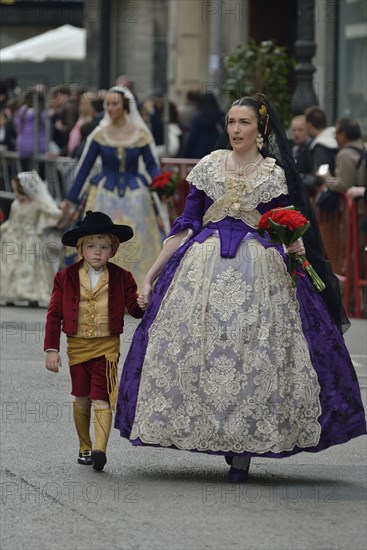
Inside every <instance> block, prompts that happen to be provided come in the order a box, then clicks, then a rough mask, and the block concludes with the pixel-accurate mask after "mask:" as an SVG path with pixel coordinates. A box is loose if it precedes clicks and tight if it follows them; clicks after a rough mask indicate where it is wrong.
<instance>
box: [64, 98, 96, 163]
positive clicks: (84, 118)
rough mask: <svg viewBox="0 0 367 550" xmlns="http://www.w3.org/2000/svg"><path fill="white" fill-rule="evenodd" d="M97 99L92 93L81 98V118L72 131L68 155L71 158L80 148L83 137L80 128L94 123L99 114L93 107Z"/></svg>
mask: <svg viewBox="0 0 367 550" xmlns="http://www.w3.org/2000/svg"><path fill="white" fill-rule="evenodd" d="M95 99H96V94H94V93H92V92H85V93H83V94H82V95H81V96H80V97H79V102H78V113H79V118H78V120H77V121H76V123H75V125H74V126H73V128H72V129H71V131H70V134H69V141H68V149H67V153H68V156H69V157H72V156H73V153H74V150H75V149H76V148H77V147H78V145H79V143H80V140H81V135H80V128H81V126H82V125H83V124H85V123H86V122H92V121H93V119H94V117H95V116H97V114H98V112H97V111H96V110H95V108H94V106H93V100H95Z"/></svg>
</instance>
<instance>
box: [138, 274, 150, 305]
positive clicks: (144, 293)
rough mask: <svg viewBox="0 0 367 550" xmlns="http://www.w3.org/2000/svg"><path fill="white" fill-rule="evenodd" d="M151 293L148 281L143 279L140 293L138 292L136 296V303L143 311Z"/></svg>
mask: <svg viewBox="0 0 367 550" xmlns="http://www.w3.org/2000/svg"><path fill="white" fill-rule="evenodd" d="M151 295H152V285H151V283H150V282H149V281H147V280H144V281H143V285H142V289H141V293H140V294H139V297H138V304H139V306H140V308H141V309H142V310H143V311H145V310H146V309H147V307H148V304H149V301H150V297H151Z"/></svg>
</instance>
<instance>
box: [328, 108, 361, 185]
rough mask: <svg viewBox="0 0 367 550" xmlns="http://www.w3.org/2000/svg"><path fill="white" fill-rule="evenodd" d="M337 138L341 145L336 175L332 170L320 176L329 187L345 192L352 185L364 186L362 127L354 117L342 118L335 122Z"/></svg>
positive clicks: (339, 145) (337, 156) (337, 158)
mask: <svg viewBox="0 0 367 550" xmlns="http://www.w3.org/2000/svg"><path fill="white" fill-rule="evenodd" d="M335 138H336V141H337V144H338V147H339V151H338V153H337V155H336V170H335V176H333V175H331V174H330V171H328V172H326V173H325V174H323V175H321V176H319V178H320V179H321V180H322V181H323V184H324V186H325V187H326V188H327V189H331V190H332V191H336V192H338V193H345V192H346V191H347V190H348V189H349V188H350V187H353V186H356V187H362V188H363V187H364V185H365V182H366V163H365V158H366V153H367V151H366V148H365V145H364V143H363V141H362V132H361V127H360V125H359V123H358V121H357V120H355V119H353V118H340V119H339V120H337V121H336V123H335Z"/></svg>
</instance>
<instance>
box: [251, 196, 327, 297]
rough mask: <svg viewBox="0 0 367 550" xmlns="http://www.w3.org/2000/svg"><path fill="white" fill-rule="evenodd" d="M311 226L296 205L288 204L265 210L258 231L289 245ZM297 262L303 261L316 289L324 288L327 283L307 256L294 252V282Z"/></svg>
mask: <svg viewBox="0 0 367 550" xmlns="http://www.w3.org/2000/svg"><path fill="white" fill-rule="evenodd" d="M309 227H310V222H309V221H308V220H307V219H306V218H305V217H304V216H303V215H302V214H301V212H298V210H295V208H294V206H288V207H286V208H275V209H273V210H269V211H268V212H265V214H263V215H262V216H261V219H260V221H259V225H258V228H257V231H258V233H259V235H260V236H261V237H263V238H265V237H266V235H265V233H267V234H268V236H269V237H270V240H271V241H272V242H273V243H277V244H284V245H286V246H289V245H290V244H292V243H294V242H295V241H296V240H297V239H299V238H300V237H302V235H304V234H305V233H306V231H307V229H308V228H309ZM296 262H299V263H301V265H302V267H303V268H304V269H305V270H306V271H307V273H308V274H309V276H310V278H311V280H312V282H313V284H314V285H315V287H316V289H317V290H318V291H319V292H321V291H322V290H324V288H325V284H324V283H323V281H322V280H321V279H320V277H319V276H318V275H317V273H316V271H315V270H314V269H313V267H312V265H311V264H310V263H309V262H308V261H307V260H306V258H305V256H296V255H295V254H294V253H290V254H289V271H290V274H291V277H292V280H293V284H294V285H295V284H296V282H295V280H296Z"/></svg>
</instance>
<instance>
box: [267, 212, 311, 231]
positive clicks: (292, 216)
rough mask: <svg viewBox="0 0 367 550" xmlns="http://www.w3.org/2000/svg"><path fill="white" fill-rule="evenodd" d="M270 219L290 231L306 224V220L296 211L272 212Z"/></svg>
mask: <svg viewBox="0 0 367 550" xmlns="http://www.w3.org/2000/svg"><path fill="white" fill-rule="evenodd" d="M270 218H271V220H272V221H273V222H275V223H277V224H279V225H285V226H286V227H288V229H290V231H294V230H295V229H296V228H300V227H303V226H305V225H307V224H308V220H307V219H306V218H305V217H304V216H303V215H302V214H301V213H300V212H298V211H297V210H273V211H271V212H270Z"/></svg>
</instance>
